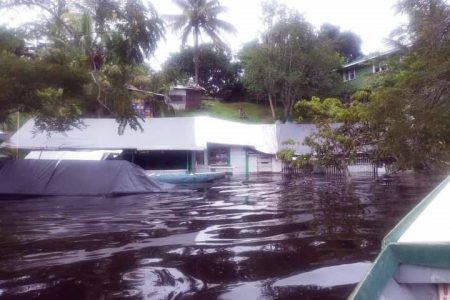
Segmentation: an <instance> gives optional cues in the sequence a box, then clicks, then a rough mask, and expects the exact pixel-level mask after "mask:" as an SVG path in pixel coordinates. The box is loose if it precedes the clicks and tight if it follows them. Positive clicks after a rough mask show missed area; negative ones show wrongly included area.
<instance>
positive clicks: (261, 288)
mask: <svg viewBox="0 0 450 300" xmlns="http://www.w3.org/2000/svg"><path fill="white" fill-rule="evenodd" d="M442 179H443V176H416V175H403V176H401V177H398V178H396V180H394V181H390V182H387V181H380V182H374V181H373V180H372V179H370V178H367V179H355V180H354V181H353V183H352V184H351V185H350V186H345V184H344V183H343V182H341V181H339V180H337V179H330V178H325V177H313V178H306V179H305V178H296V179H295V178H294V179H287V178H283V177H281V175H269V176H259V177H253V178H250V179H249V180H245V179H244V178H231V179H228V180H224V181H220V182H217V183H215V184H214V185H213V186H211V187H207V188H199V189H197V190H192V191H190V192H182V193H169V194H160V195H148V196H130V197H121V198H114V199H104V198H61V197H59V198H39V199H32V200H25V201H24V200H22V201H1V202H0V298H2V299H3V298H4V299H122V298H127V299H185V298H187V299H216V298H218V299H344V298H346V297H347V296H348V295H349V293H350V292H351V290H352V288H353V287H354V283H353V282H356V280H357V279H356V278H359V276H361V274H362V273H364V271H365V270H366V269H367V266H368V264H367V262H369V261H371V260H373V259H374V257H375V256H376V255H377V253H378V251H379V248H380V241H381V239H382V237H383V236H384V235H385V234H386V233H387V231H388V230H389V229H390V228H392V227H393V226H394V224H395V223H396V222H398V220H399V219H400V218H401V217H402V216H403V215H404V214H405V213H406V212H407V211H408V210H410V209H411V208H412V207H413V206H414V205H415V204H416V203H417V202H418V201H419V200H421V199H422V197H423V196H424V195H425V194H426V193H428V192H429V191H430V190H431V189H432V188H433V187H434V186H436V185H437V183H438V182H439V181H440V180H442Z"/></svg>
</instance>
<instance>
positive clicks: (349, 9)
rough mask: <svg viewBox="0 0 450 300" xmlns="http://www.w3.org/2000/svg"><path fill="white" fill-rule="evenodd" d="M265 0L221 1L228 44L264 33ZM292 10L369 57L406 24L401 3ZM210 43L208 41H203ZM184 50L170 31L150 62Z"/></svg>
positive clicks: (169, 6)
mask: <svg viewBox="0 0 450 300" xmlns="http://www.w3.org/2000/svg"><path fill="white" fill-rule="evenodd" d="M147 1H150V2H152V3H153V5H154V6H155V8H156V9H157V10H158V12H159V13H160V14H161V15H166V14H177V13H180V10H179V8H178V7H177V6H176V5H174V4H173V2H172V1H171V0H147ZM261 2H262V0H221V1H220V3H221V4H222V5H224V6H226V7H228V8H229V12H227V13H225V14H223V15H221V16H220V17H221V18H222V19H224V20H227V21H228V22H230V23H232V24H233V25H234V26H235V27H236V29H237V30H238V32H237V34H236V35H224V38H225V40H226V42H227V44H228V45H230V47H231V49H232V50H233V51H234V52H237V51H238V50H239V49H240V48H241V47H242V45H243V44H245V43H246V42H248V41H251V40H253V39H255V38H257V37H258V35H259V34H260V33H261V32H260V31H261V28H262V22H261ZM279 2H280V3H285V4H286V5H287V6H288V7H290V8H292V9H296V10H298V11H299V12H301V13H302V14H303V15H304V17H305V19H306V20H307V21H308V22H310V23H311V24H313V25H314V26H315V27H316V28H317V29H318V28H320V25H322V24H323V23H331V24H334V25H337V26H339V27H340V28H341V30H351V31H353V32H355V33H356V34H358V35H359V36H360V37H361V39H362V41H363V44H362V50H363V52H364V53H365V54H367V53H370V52H374V51H378V50H381V51H382V50H386V49H387V48H388V46H387V45H386V43H385V39H386V38H387V37H388V36H389V34H390V32H391V31H392V30H394V29H395V28H397V27H398V26H399V25H400V24H401V23H404V22H405V17H404V16H401V15H396V11H395V8H394V6H395V4H396V3H397V0H279ZM31 18H32V17H31V15H30V14H28V13H25V12H24V13H21V12H17V11H16V12H15V13H12V14H7V15H6V14H1V15H0V24H1V23H3V24H5V23H6V24H20V23H23V22H25V21H27V20H30V19H31ZM203 41H205V42H207V41H208V40H207V39H203ZM179 48H180V38H179V35H177V34H174V33H172V32H171V31H170V30H168V31H167V36H166V41H165V42H161V43H160V45H159V48H158V50H157V51H156V53H155V56H154V57H153V58H151V59H150V62H151V65H152V66H153V67H154V68H159V66H160V65H161V64H162V63H163V62H164V61H165V59H166V58H167V56H168V55H169V54H170V53H172V52H177V51H178V50H179Z"/></svg>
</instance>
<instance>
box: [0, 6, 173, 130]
mask: <svg viewBox="0 0 450 300" xmlns="http://www.w3.org/2000/svg"><path fill="white" fill-rule="evenodd" d="M17 6H27V7H31V8H34V9H36V8H39V9H42V10H43V11H44V12H45V13H46V14H47V15H49V16H50V18H49V19H48V20H49V21H48V22H47V23H45V24H41V23H38V24H37V25H36V26H37V27H38V28H39V30H40V31H41V33H42V34H43V36H41V37H40V38H39V39H38V40H35V42H39V43H40V45H38V47H36V49H34V50H33V51H34V56H35V57H34V58H33V59H30V60H28V61H25V60H24V61H21V62H20V63H18V64H25V65H26V64H28V65H29V67H30V68H31V67H32V66H33V64H38V63H41V64H50V65H51V66H58V67H57V68H56V67H55V68H53V67H52V71H54V72H56V71H61V72H63V71H64V72H65V70H63V67H64V68H66V69H68V70H72V72H74V73H75V74H82V75H83V80H85V81H84V82H83V84H82V85H81V86H79V87H78V88H77V89H76V94H77V95H76V96H73V95H72V96H71V99H73V101H75V102H74V103H76V106H77V107H79V109H81V112H82V115H84V116H89V115H91V114H93V113H94V112H95V113H96V114H97V115H102V116H105V115H107V116H113V117H115V118H117V120H118V121H119V123H120V126H119V131H122V129H124V128H125V126H126V125H127V124H129V125H130V126H131V127H132V128H138V127H140V126H139V123H138V120H137V118H136V116H135V114H134V112H133V110H132V109H131V99H132V98H133V97H134V95H133V93H132V92H130V91H129V90H127V87H126V84H129V83H133V81H135V79H136V78H137V77H139V76H142V73H141V70H142V67H141V66H142V64H143V62H144V59H145V58H146V57H148V56H149V55H151V54H152V53H153V52H154V50H155V49H156V45H157V42H158V41H159V40H160V39H161V38H162V36H163V33H164V28H163V22H162V19H161V18H160V17H159V16H158V14H157V12H156V10H155V9H154V8H153V7H152V6H151V5H150V4H144V3H143V2H142V1H140V0H124V1H122V0H93V1H84V2H83V1H81V2H80V1H70V0H67V1H62V0H17V1H13V0H5V1H4V2H2V3H1V4H0V9H8V8H12V7H17ZM7 59H9V60H12V61H17V58H12V57H11V56H9V57H8V58H7ZM38 60H40V62H38ZM24 68H26V67H25V66H24ZM54 72H53V73H54ZM53 73H52V72H50V74H53ZM55 77H56V76H55ZM62 78H64V76H62ZM17 80H18V84H22V85H26V84H27V78H25V77H22V78H17ZM30 80H31V79H30ZM13 86H16V87H17V85H13ZM17 88H19V87H17ZM49 88H52V89H54V90H49ZM37 91H40V93H37ZM68 93H69V92H68V91H67V87H65V83H61V82H60V81H58V80H56V81H55V82H53V81H48V82H47V84H44V85H42V86H41V85H38V87H35V95H40V96H41V97H43V98H45V99H46V102H47V103H50V101H49V100H48V98H49V97H52V96H54V97H55V99H59V100H58V101H62V99H68V98H67V97H66V95H68ZM17 94H21V91H18V92H17ZM75 99H76V100H75ZM55 101H56V100H55ZM18 104H20V101H19V102H18V103H17V105H18ZM54 104H55V103H54ZM69 106H70V105H69ZM54 107H57V105H54ZM70 107H72V106H70ZM39 109H44V107H40V108H35V110H34V112H35V113H36V114H38V113H39ZM5 111H9V110H8V109H5ZM60 111H61V112H66V113H68V112H69V111H70V112H71V113H75V111H77V110H67V109H61V110H60ZM47 113H48V111H47ZM42 119H43V120H48V119H45V118H42ZM62 120H63V119H60V121H62ZM66 120H67V121H68V122H69V123H70V122H72V121H73V118H71V117H68V118H67V119H66ZM43 123H45V122H41V124H43ZM72 123H73V122H72ZM40 127H42V126H40ZM49 128H63V127H62V126H59V127H55V126H50V127H49Z"/></svg>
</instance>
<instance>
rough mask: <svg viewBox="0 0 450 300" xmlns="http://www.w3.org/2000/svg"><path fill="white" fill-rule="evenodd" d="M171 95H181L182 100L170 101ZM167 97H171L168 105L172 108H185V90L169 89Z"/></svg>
mask: <svg viewBox="0 0 450 300" xmlns="http://www.w3.org/2000/svg"><path fill="white" fill-rule="evenodd" d="M172 96H179V97H183V100H182V101H172V98H171V97H172ZM169 98H171V101H170V105H171V106H172V107H173V109H174V110H185V109H186V90H178V89H175V90H170V91H169Z"/></svg>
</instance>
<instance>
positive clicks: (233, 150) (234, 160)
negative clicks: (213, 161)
mask: <svg viewBox="0 0 450 300" xmlns="http://www.w3.org/2000/svg"><path fill="white" fill-rule="evenodd" d="M246 155H247V150H246V149H245V148H244V147H242V146H231V147H230V165H231V166H232V167H233V174H245V173H246V170H247V167H246Z"/></svg>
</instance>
